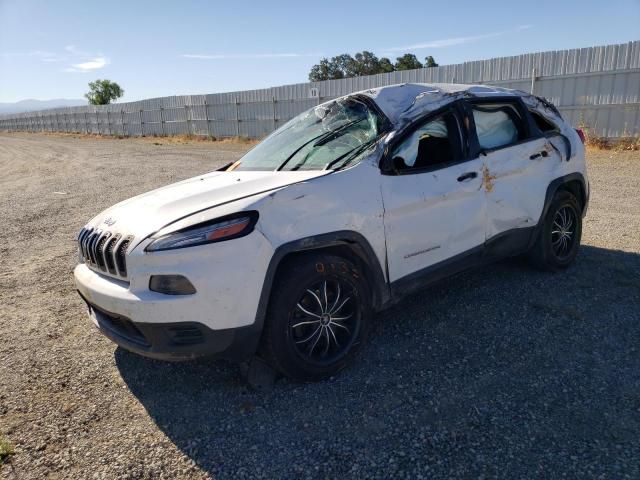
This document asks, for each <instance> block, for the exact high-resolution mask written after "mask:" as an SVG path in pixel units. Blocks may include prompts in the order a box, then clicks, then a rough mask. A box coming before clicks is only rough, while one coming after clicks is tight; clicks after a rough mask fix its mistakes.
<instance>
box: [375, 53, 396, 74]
mask: <svg viewBox="0 0 640 480" xmlns="http://www.w3.org/2000/svg"><path fill="white" fill-rule="evenodd" d="M379 66H380V71H378V72H377V73H389V72H393V71H394V70H395V69H396V68H395V67H394V66H393V63H391V60H389V59H388V58H387V57H382V58H381V59H380V63H379Z"/></svg>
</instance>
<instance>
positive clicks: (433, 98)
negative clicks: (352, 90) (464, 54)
mask: <svg viewBox="0 0 640 480" xmlns="http://www.w3.org/2000/svg"><path fill="white" fill-rule="evenodd" d="M357 93H360V94H363V95H367V96H368V97H370V98H372V99H373V100H374V101H375V102H376V104H377V105H378V106H379V107H380V109H381V110H382V111H383V112H384V114H385V115H386V116H387V117H389V119H390V120H391V122H393V123H394V124H397V123H399V122H401V120H402V119H403V118H404V117H413V116H414V114H416V113H419V112H425V111H429V110H435V109H437V108H439V107H440V106H442V105H444V104H446V103H448V102H450V101H452V100H453V99H455V98H457V97H459V96H463V95H469V96H474V97H490V96H492V95H500V96H508V95H513V96H524V95H528V94H527V93H525V92H521V91H519V90H511V89H508V88H501V87H490V86H487V85H465V84H460V83H401V84H397V85H388V86H385V87H378V88H372V89H369V90H364V91H362V92H357Z"/></svg>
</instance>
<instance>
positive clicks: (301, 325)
mask: <svg viewBox="0 0 640 480" xmlns="http://www.w3.org/2000/svg"><path fill="white" fill-rule="evenodd" d="M371 310H372V309H371V294H370V291H369V288H368V286H367V283H366V281H365V279H364V276H363V275H362V272H361V271H360V269H359V268H358V267H357V266H356V264H355V263H353V262H351V261H350V260H348V259H346V258H342V257H338V256H336V255H330V254H322V253H318V254H305V255H302V256H296V257H293V259H291V260H290V261H288V262H287V264H286V265H285V266H284V267H283V269H282V271H281V272H279V274H278V276H277V278H276V280H275V283H274V286H273V290H272V294H271V299H270V302H269V306H268V309H267V317H266V321H265V327H264V330H263V334H262V340H261V345H260V349H259V351H260V354H261V356H262V357H263V358H264V360H265V361H266V362H267V363H269V364H270V365H271V366H272V367H273V368H274V369H276V370H277V371H278V372H280V373H281V374H282V375H284V376H286V377H288V378H290V379H292V380H296V381H317V380H322V379H325V378H328V377H330V376H332V375H335V374H336V373H337V372H339V371H340V370H342V369H343V368H344V367H346V366H347V365H348V364H349V363H350V362H351V361H352V359H353V357H354V355H355V354H356V352H357V351H358V349H359V348H360V347H361V346H362V344H363V343H364V342H365V340H366V336H367V330H368V324H369V320H370V317H371Z"/></svg>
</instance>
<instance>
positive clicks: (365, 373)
mask: <svg viewBox="0 0 640 480" xmlns="http://www.w3.org/2000/svg"><path fill="white" fill-rule="evenodd" d="M156 143H162V140H160V141H158V142H156ZM243 148H246V147H242V146H234V145H233V144H190V145H167V144H162V145H156V144H154V143H153V142H151V141H140V140H99V139H76V138H64V137H62V138H59V137H53V136H44V135H35V134H32V135H29V134H21V135H19V134H14V135H0V171H2V176H1V177H0V218H1V219H2V222H1V226H2V228H1V229H0V258H1V259H2V268H1V269H0V435H4V436H5V437H6V438H8V439H9V440H10V441H11V442H12V443H13V444H14V445H15V446H16V454H15V455H14V456H13V457H11V460H10V462H9V463H8V464H7V465H4V466H2V467H0V478H6V479H14V478H15V479H31V478H33V479H42V478H60V479H63V478H64V479H73V478H78V479H86V478H105V479H112V478H136V479H138V478H167V479H169V478H220V479H223V478H336V477H339V478H389V477H393V478H443V477H446V478H460V477H469V478H482V477H487V478H489V477H490V478H494V477H501V478H532V477H538V478H570V477H579V478H585V477H589V478H607V479H608V478H640V436H639V433H638V432H640V352H639V350H638V349H639V348H640V342H639V340H640V324H639V322H638V320H640V190H639V189H638V178H640V153H639V152H624V153H610V152H591V153H590V155H589V167H590V175H591V184H592V188H593V193H592V200H591V206H590V209H589V214H588V216H587V219H586V223H585V231H584V239H583V244H584V246H583V248H582V250H581V253H580V255H579V257H578V260H577V262H576V264H575V265H574V266H573V267H571V268H570V269H569V270H568V271H567V272H565V273H563V274H555V275H554V274H545V273H540V272H536V271H533V270H531V269H530V268H528V267H527V266H526V265H525V264H523V263H522V262H521V261H517V260H510V261H506V262H502V263H500V264H497V265H495V266H491V267H488V268H484V269H482V270H478V271H474V272H471V273H466V274H463V275H460V276H458V277H456V278H454V279H450V280H447V281H444V282H442V283H440V284H438V285H437V286H434V287H432V288H431V289H429V290H427V291H426V292H425V293H423V294H420V295H416V296H414V297H411V298H409V299H407V300H406V301H404V302H402V303H401V304H399V305H397V306H395V307H394V308H392V309H390V310H387V311H385V312H384V313H382V314H380V315H378V317H377V319H376V321H375V325H374V328H373V333H372V335H371V338H370V342H369V345H368V346H367V347H366V348H364V349H363V350H362V351H361V353H360V355H359V358H358V359H357V362H356V364H355V365H354V366H353V367H351V368H349V369H347V370H346V371H344V372H343V373H342V374H341V375H340V376H338V377H337V378H335V379H332V380H330V381H327V382H322V383H317V384H310V385H300V384H293V383H289V382H287V381H284V380H280V381H278V382H277V383H276V385H275V388H274V389H273V390H272V391H271V392H268V393H256V392H253V391H251V390H249V389H248V388H247V386H246V385H245V382H244V381H243V380H242V379H241V376H240V373H239V368H238V367H237V366H235V365H230V364H225V363H219V362H213V361H210V360H207V361H199V362H191V363H182V364H170V363H162V362H156V361H151V360H147V359H144V358H141V357H138V356H136V355H133V354H129V353H127V352H125V351H123V350H121V349H117V348H115V346H114V345H113V344H112V343H111V342H109V341H108V340H107V339H106V338H104V337H102V336H101V335H100V334H99V333H98V332H97V331H96V330H95V329H94V327H93V326H92V324H91V323H90V322H89V320H88V318H87V316H86V313H85V309H84V307H83V305H82V304H81V301H80V299H79V297H78V296H77V295H76V293H75V290H74V287H73V281H72V268H73V266H74V263H75V260H76V254H75V243H74V236H75V234H76V232H77V231H78V230H79V229H80V227H81V226H82V225H83V224H84V222H85V221H86V220H87V219H89V218H90V217H91V216H93V215H94V214H95V213H96V212H98V211H100V210H102V209H103V208H105V207H108V206H110V205H112V204H113V203H115V202H117V201H119V200H122V199H125V198H127V197H130V196H132V195H134V194H137V193H140V192H143V191H146V190H149V189H151V188H154V187H157V186H161V185H164V184H167V183H170V182H173V181H177V180H179V179H182V178H186V177H190V176H192V175H196V174H199V173H202V172H205V171H208V170H212V169H213V168H215V167H217V166H219V165H221V164H223V163H226V162H228V161H231V160H234V159H236V158H237V157H238V156H239V155H240V153H241V151H242V149H243Z"/></svg>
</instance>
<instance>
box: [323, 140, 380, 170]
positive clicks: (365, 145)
mask: <svg viewBox="0 0 640 480" xmlns="http://www.w3.org/2000/svg"><path fill="white" fill-rule="evenodd" d="M380 138H381V136H380V135H378V136H377V137H375V138H372V139H371V140H369V141H368V142H365V143H363V144H362V145H360V146H359V147H356V148H354V149H353V150H351V151H349V152H347V153H345V154H343V155H340V156H339V157H338V158H336V159H335V160H332V161H330V162H329V163H328V164H327V166H326V167H324V170H329V169H330V168H331V167H333V166H334V165H335V164H336V163H338V162H339V161H340V160H343V159H344V162H343V163H342V165H340V166H339V167H338V168H336V170H340V169H341V168H343V167H344V166H345V165H347V164H348V163H349V162H350V161H351V160H353V159H354V158H355V157H357V156H358V155H359V154H360V153H362V152H364V151H365V150H366V149H367V148H369V147H370V146H371V145H373V144H374V143H376V142H377V141H378V140H379V139H380Z"/></svg>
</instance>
